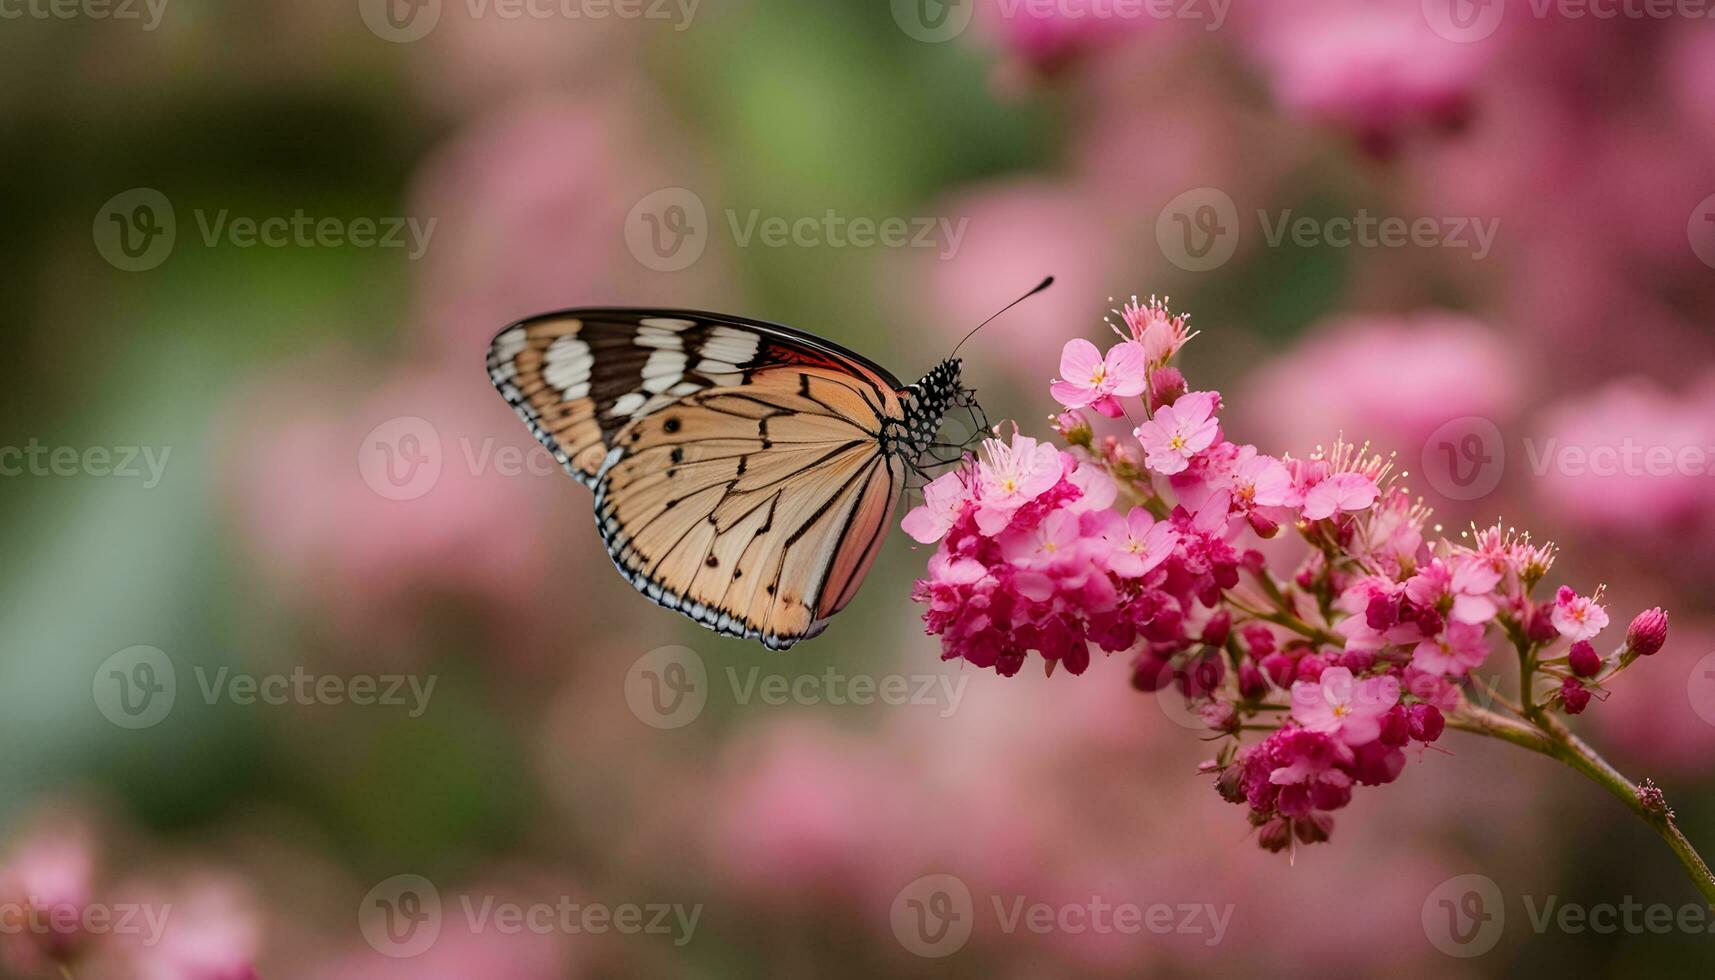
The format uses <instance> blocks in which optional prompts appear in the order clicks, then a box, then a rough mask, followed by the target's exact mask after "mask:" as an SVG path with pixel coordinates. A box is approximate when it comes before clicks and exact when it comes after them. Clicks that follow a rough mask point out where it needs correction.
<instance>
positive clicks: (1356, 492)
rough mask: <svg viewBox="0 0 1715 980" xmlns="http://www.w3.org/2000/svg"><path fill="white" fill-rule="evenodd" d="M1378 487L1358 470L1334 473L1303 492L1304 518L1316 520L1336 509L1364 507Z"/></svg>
mask: <svg viewBox="0 0 1715 980" xmlns="http://www.w3.org/2000/svg"><path fill="white" fill-rule="evenodd" d="M1380 495H1381V490H1380V489H1379V488H1378V487H1377V486H1376V481H1374V480H1372V479H1370V478H1369V477H1367V476H1365V475H1364V474H1362V473H1335V474H1334V475H1333V476H1330V477H1329V478H1327V479H1326V480H1323V481H1322V482H1320V483H1318V484H1316V485H1315V486H1313V487H1311V488H1310V490H1309V492H1308V493H1306V494H1305V495H1304V518H1305V520H1310V521H1320V520H1322V519H1324V518H1328V517H1332V516H1334V514H1335V513H1337V512H1339V511H1348V512H1350V511H1359V510H1368V509H1369V508H1370V505H1371V504H1374V503H1375V502H1376V497H1378V496H1380Z"/></svg>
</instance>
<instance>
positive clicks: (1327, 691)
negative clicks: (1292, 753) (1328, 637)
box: [1292, 667, 1399, 746]
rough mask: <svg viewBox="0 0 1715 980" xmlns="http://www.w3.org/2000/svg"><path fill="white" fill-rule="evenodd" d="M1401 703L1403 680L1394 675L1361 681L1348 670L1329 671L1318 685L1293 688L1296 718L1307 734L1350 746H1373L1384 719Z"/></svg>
mask: <svg viewBox="0 0 1715 980" xmlns="http://www.w3.org/2000/svg"><path fill="white" fill-rule="evenodd" d="M1398 703H1399V678H1397V677H1393V676H1391V675H1387V676H1383V677H1371V678H1367V679H1365V680H1362V681H1359V680H1355V679H1353V677H1352V672H1351V671H1350V670H1348V669H1346V668H1345V667H1329V668H1328V669H1326V670H1324V671H1322V676H1321V678H1320V679H1318V680H1316V681H1298V682H1297V683H1295V684H1293V685H1292V717H1293V718H1294V719H1295V720H1296V721H1297V722H1298V723H1299V724H1301V725H1303V726H1304V728H1305V730H1306V731H1311V732H1321V733H1323V734H1326V735H1328V736H1330V737H1335V738H1338V739H1339V740H1340V741H1342V742H1344V743H1345V744H1347V745H1353V746H1356V745H1362V744H1364V743H1365V742H1373V741H1375V740H1376V738H1377V737H1379V736H1380V735H1381V731H1382V716H1383V715H1385V714H1387V713H1388V711H1389V710H1390V709H1392V708H1393V706H1394V705H1396V704H1398Z"/></svg>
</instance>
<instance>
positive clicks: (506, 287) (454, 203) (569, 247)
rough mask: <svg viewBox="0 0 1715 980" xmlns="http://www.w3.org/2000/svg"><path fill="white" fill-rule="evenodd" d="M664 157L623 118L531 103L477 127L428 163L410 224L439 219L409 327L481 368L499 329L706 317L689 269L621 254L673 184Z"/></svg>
mask: <svg viewBox="0 0 1715 980" xmlns="http://www.w3.org/2000/svg"><path fill="white" fill-rule="evenodd" d="M664 149H665V147H664V146H661V145H656V146H652V147H648V148H645V147H643V146H640V145H638V144H637V143H636V142H635V141H634V137H633V135H632V133H631V131H630V130H629V129H627V127H626V125H625V115H624V112H623V110H622V109H621V108H620V107H605V108H604V107H601V106H599V105H597V106H593V107H592V106H591V105H590V104H588V103H585V102H570V101H538V102H532V103H526V104H522V105H518V106H514V107H512V108H509V109H507V110H505V111H503V112H499V113H496V114H494V115H492V116H489V117H485V118H483V119H480V120H479V121H478V122H476V123H475V124H473V125H471V126H469V127H468V128H467V129H465V130H464V131H462V132H460V133H459V134H457V135H456V137H455V138H454V139H453V140H452V141H451V142H450V143H449V144H448V145H446V146H444V147H442V148H440V149H439V150H437V151H436V152H435V153H434V154H432V155H431V156H430V157H429V158H428V161H427V162H426V163H425V164H424V165H423V167H422V170H421V171H420V172H419V174H418V175H417V177H416V180H415V186H414V188H413V192H412V200H413V213H415V214H418V215H422V216H425V217H428V216H432V217H434V218H436V219H437V220H438V224H437V227H436V230H435V235H434V238H433V240H432V243H431V245H430V247H429V249H428V251H427V252H426V254H425V256H424V258H423V259H422V260H421V261H420V262H419V263H418V272H419V275H418V288H417V298H416V304H415V308H416V310H417V314H416V316H417V319H418V320H420V321H421V323H422V324H423V325H424V326H425V327H426V328H427V329H428V330H429V331H430V333H431V335H432V337H433V341H434V343H435V344H436V345H437V346H438V347H439V348H440V349H441V350H442V351H444V352H445V353H446V354H447V355H448V356H449V357H451V358H453V359H454V360H455V362H456V363H458V364H460V365H461V366H463V365H469V364H480V363H481V362H482V355H483V352H484V351H485V350H486V349H487V346H488V342H489V340H490V339H492V338H493V336H494V335H495V333H497V332H498V331H499V330H500V328H501V327H504V326H505V325H506V324H508V323H510V322H512V321H514V320H517V319H520V318H522V317H526V316H530V315H533V314H536V313H543V312H548V311H551V310H557V309H564V308H566V307H570V306H579V305H623V304H625V303H639V304H642V303H647V304H651V305H658V306H659V305H672V304H673V302H675V301H679V300H685V301H689V300H691V299H693V298H695V299H697V300H699V302H697V303H693V304H689V305H698V306H714V305H716V304H715V303H714V302H713V300H712V299H711V298H710V297H709V296H708V295H707V294H706V287H707V284H708V282H709V279H708V278H707V277H706V276H705V275H704V273H703V272H702V271H701V270H704V269H707V268H709V267H711V266H712V265H713V263H712V261H711V260H710V259H709V258H708V257H704V258H703V259H702V260H701V261H700V262H699V264H698V265H696V266H693V267H692V268H691V269H687V270H683V271H681V272H678V273H675V274H673V275H671V276H662V275H659V274H656V273H652V272H651V271H650V270H648V269H646V268H644V267H643V266H642V265H641V264H640V263H639V261H638V260H637V259H636V258H635V257H633V256H632V255H631V254H630V252H629V250H628V248H627V245H626V239H625V222H626V218H627V215H628V213H629V211H630V209H631V208H632V206H633V205H634V204H636V203H637V202H639V201H641V200H642V198H644V197H645V196H646V195H647V194H649V193H652V192H654V191H656V190H658V189H660V188H661V187H663V186H670V185H671V184H672V183H673V182H674V181H680V182H682V181H687V180H690V179H691V178H694V177H695V175H694V174H686V173H680V174H676V175H674V177H673V180H669V179H668V178H666V177H664V176H662V175H661V173H660V171H659V170H658V169H656V168H655V167H653V166H651V165H650V161H651V160H655V159H659V158H661V155H662V153H663V151H664Z"/></svg>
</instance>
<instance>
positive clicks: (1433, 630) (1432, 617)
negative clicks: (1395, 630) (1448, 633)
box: [1417, 609, 1447, 638]
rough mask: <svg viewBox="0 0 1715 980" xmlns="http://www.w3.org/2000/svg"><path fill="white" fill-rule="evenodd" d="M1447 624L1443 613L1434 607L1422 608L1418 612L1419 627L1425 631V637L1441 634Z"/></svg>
mask: <svg viewBox="0 0 1715 980" xmlns="http://www.w3.org/2000/svg"><path fill="white" fill-rule="evenodd" d="M1446 625H1447V624H1446V623H1445V622H1443V621H1442V619H1441V614H1440V613H1438V612H1436V611H1435V610H1433V609H1420V610H1418V612H1417V628H1418V629H1420V630H1422V631H1423V635H1424V637H1425V638H1428V637H1431V636H1435V635H1437V634H1439V633H1440V632H1441V628H1442V627H1443V626H1446Z"/></svg>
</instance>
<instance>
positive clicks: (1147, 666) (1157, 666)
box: [1131, 651, 1173, 693]
mask: <svg viewBox="0 0 1715 980" xmlns="http://www.w3.org/2000/svg"><path fill="white" fill-rule="evenodd" d="M1172 680H1173V664H1172V663H1170V662H1168V661H1167V660H1165V659H1163V658H1161V657H1158V656H1156V655H1155V654H1153V653H1150V652H1148V651H1145V652H1143V653H1141V654H1139V655H1138V658H1137V659H1136V660H1134V661H1132V663H1131V686H1132V687H1135V688H1137V689H1138V690H1140V691H1143V692H1145V693H1149V692H1154V691H1159V690H1161V689H1162V688H1164V687H1166V686H1167V685H1168V683H1169V682H1170V681H1172Z"/></svg>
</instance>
